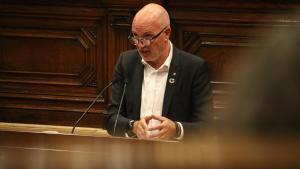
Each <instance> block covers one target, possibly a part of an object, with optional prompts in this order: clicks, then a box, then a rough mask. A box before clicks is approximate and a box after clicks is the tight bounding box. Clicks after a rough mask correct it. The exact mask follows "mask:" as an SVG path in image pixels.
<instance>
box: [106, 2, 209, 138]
mask: <svg viewBox="0 0 300 169" xmlns="http://www.w3.org/2000/svg"><path fill="white" fill-rule="evenodd" d="M131 31H132V33H131V34H130V35H129V37H128V38H129V41H130V42H131V43H132V44H133V45H135V46H136V49H135V50H130V51H126V52H124V53H121V54H120V56H119V59H118V62H117V64H116V67H115V72H114V80H115V81H116V83H114V84H113V88H112V104H111V105H110V106H109V108H108V113H109V117H108V119H107V124H106V127H107V131H108V133H109V134H111V135H113V136H125V137H137V138H140V139H163V140H170V139H179V140H180V139H182V138H184V137H187V136H189V135H190V136H192V135H199V133H198V132H199V130H197V129H201V128H202V127H204V126H205V123H206V122H207V120H208V117H209V116H208V113H209V112H210V111H211V108H212V97H211V88H210V83H209V77H208V68H207V64H206V62H205V61H204V60H203V59H202V58H200V57H198V56H194V55H192V54H189V53H186V52H184V51H181V50H179V49H177V48H176V47H175V46H174V45H173V44H172V43H171V42H170V40H169V38H170V34H171V26H170V18H169V14H168V12H167V11H166V10H165V9H164V8H163V7H162V6H160V5H158V4H154V3H151V4H148V5H146V6H144V7H143V8H142V9H141V10H139V11H138V12H137V14H136V15H135V17H134V19H133V22H132V29H131ZM125 83H126V85H125ZM125 86H126V90H125V93H124V100H123V102H122V105H121V106H120V103H121V99H122V94H123V91H124V88H125ZM119 107H120V111H119V113H120V114H118V110H119Z"/></svg>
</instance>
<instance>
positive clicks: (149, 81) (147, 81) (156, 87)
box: [140, 41, 183, 139]
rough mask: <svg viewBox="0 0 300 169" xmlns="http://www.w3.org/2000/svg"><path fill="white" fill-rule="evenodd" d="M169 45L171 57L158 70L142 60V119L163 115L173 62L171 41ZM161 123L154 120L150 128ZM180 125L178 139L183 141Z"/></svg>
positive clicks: (151, 121)
mask: <svg viewBox="0 0 300 169" xmlns="http://www.w3.org/2000/svg"><path fill="white" fill-rule="evenodd" d="M169 43H170V52H169V55H168V57H167V59H166V60H165V62H164V63H163V64H162V65H161V66H160V67H159V68H158V69H154V68H153V67H152V66H151V65H149V64H148V63H147V62H146V61H145V60H144V59H142V63H143V64H144V80H143V83H142V101H141V114H140V118H143V117H145V116H150V115H159V116H161V115H162V109H163V101H164V95H165V89H166V83H167V78H168V73H169V68H170V64H171V60H172V57H173V46H172V43H171V42H170V41H169ZM159 123H160V121H158V120H154V119H152V120H150V122H149V124H148V127H154V126H156V125H158V124H159ZM179 125H180V130H181V136H180V137H179V138H178V139H181V138H182V137H183V127H182V124H181V123H179ZM157 132H158V130H156V131H151V132H149V133H148V134H154V133H157Z"/></svg>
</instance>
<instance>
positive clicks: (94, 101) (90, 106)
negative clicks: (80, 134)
mask: <svg viewBox="0 0 300 169" xmlns="http://www.w3.org/2000/svg"><path fill="white" fill-rule="evenodd" d="M115 82H116V80H113V81H111V82H110V83H109V84H108V85H106V86H105V87H104V88H103V89H102V90H101V91H100V92H99V94H98V95H97V97H96V98H95V99H94V100H93V102H92V103H91V104H90V105H89V107H88V108H87V109H86V110H85V111H84V113H83V114H82V115H81V116H80V117H79V119H78V120H77V121H76V123H74V125H73V128H72V134H73V133H74V130H75V128H76V127H77V125H78V123H79V122H80V120H81V119H82V118H83V117H84V116H85V115H86V113H87V112H88V111H89V110H90V109H91V108H92V106H93V105H94V104H95V103H96V101H97V100H98V98H99V97H100V96H101V95H102V94H103V92H104V91H105V90H106V89H107V88H108V87H110V86H111V85H112V84H114V83H115Z"/></svg>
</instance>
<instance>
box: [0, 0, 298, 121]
mask: <svg viewBox="0 0 300 169" xmlns="http://www.w3.org/2000/svg"><path fill="white" fill-rule="evenodd" d="M148 2H149V1H141V0H139V1H138V0H126V1H122V2H119V1H114V0H113V1H107V0H102V1H101V0H100V1H96V0H87V1H81V0H80V1H73V0H63V1H47V2H46V1H37V0H28V1H20V0H10V1H8V0H0V17H1V20H0V101H1V102H0V114H1V115H0V121H4V122H23V123H41V124H56V125H72V124H73V123H74V122H75V121H76V119H77V118H78V117H79V116H80V114H81V113H82V112H83V111H84V110H85V108H86V107H87V106H88V104H89V103H90V102H91V101H92V99H93V98H94V97H95V96H96V94H97V93H98V92H99V91H100V90H101V88H103V87H104V86H105V84H107V83H108V82H109V81H110V80H111V79H112V76H113V71H114V65H115V63H116V61H117V58H118V56H119V54H120V52H122V51H125V50H128V49H132V48H133V46H132V45H130V44H129V43H128V39H127V36H128V35H129V33H130V30H131V21H132V18H133V16H134V14H135V13H136V11H137V10H138V8H140V7H141V6H142V5H144V4H146V3H148ZM152 2H157V3H160V4H163V5H164V6H165V7H166V8H167V9H168V11H169V13H170V17H171V22H172V37H171V39H172V42H173V43H174V44H175V45H176V47H178V48H180V49H183V50H185V51H188V52H191V53H194V54H196V55H198V56H201V57H203V58H205V59H206V60H207V62H208V63H209V68H210V72H211V80H212V85H213V93H214V109H215V111H214V112H216V113H219V112H222V109H223V108H224V107H226V102H225V101H226V97H227V96H228V95H229V94H230V91H229V88H231V89H232V88H234V86H235V85H236V83H235V81H234V80H233V79H232V77H233V74H235V73H236V72H238V71H239V70H238V66H239V62H238V61H239V60H241V59H245V57H246V56H247V55H244V53H245V51H251V50H252V51H253V50H257V49H258V47H260V46H261V45H267V44H261V43H260V41H261V40H262V39H265V38H267V37H268V36H269V35H270V34H269V32H271V31H272V30H273V29H289V28H290V27H293V25H295V24H298V23H299V21H300V19H299V17H298V18H297V17H295V16H294V12H295V11H296V10H297V9H299V6H300V3H299V2H295V1H258V0H257V1H241V0H229V1H223V0H210V1H207V0H201V1H195V0H187V1H180V0H172V1H162V0H161V1H152ZM247 57H249V56H247ZM251 57H255V56H251ZM109 94H110V92H106V93H105V95H104V96H103V97H102V98H101V99H100V101H98V103H97V104H96V105H95V107H94V108H92V109H91V111H90V113H88V115H87V117H86V119H84V120H82V122H81V123H80V124H79V125H83V126H92V127H103V125H104V120H105V115H104V114H103V113H102V112H103V111H104V110H105V109H106V107H107V104H108V102H109V99H108V95H109ZM216 115H217V114H216Z"/></svg>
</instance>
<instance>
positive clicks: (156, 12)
mask: <svg viewBox="0 0 300 169" xmlns="http://www.w3.org/2000/svg"><path fill="white" fill-rule="evenodd" d="M169 24H170V18H169V14H168V12H167V11H166V9H165V8H163V7H162V6H160V5H158V4H155V3H150V4H148V5H146V6H144V7H143V8H142V9H141V10H139V11H138V12H137V14H136V15H135V17H134V19H133V22H132V25H145V26H146V25H154V26H159V27H160V29H162V28H163V27H166V26H168V25H169Z"/></svg>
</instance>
